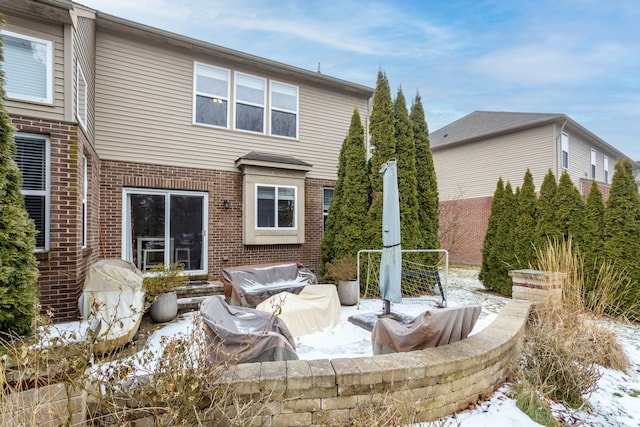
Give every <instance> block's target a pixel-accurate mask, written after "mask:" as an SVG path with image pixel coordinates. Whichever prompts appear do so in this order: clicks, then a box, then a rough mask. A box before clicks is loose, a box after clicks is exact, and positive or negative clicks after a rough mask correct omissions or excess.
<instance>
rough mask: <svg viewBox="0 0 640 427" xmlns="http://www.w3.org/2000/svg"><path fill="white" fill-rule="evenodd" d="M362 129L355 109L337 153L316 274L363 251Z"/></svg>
mask: <svg viewBox="0 0 640 427" xmlns="http://www.w3.org/2000/svg"><path fill="white" fill-rule="evenodd" d="M366 166H367V165H366V148H365V145H364V128H363V126H362V121H361V119H360V113H359V112H358V110H357V108H356V109H355V110H354V112H353V115H352V116H351V125H350V127H349V132H348V133H347V136H346V137H345V139H344V141H343V143H342V147H341V149H340V156H339V159H338V179H337V181H336V185H335V188H334V191H333V198H332V199H331V204H330V205H329V211H328V213H327V220H326V223H325V230H324V235H323V236H322V241H321V242H320V274H321V275H322V276H325V275H326V269H325V264H326V263H327V262H330V261H332V260H333V259H334V258H339V257H342V256H345V255H354V256H355V254H356V253H357V251H358V250H359V249H364V247H363V246H364V235H363V233H364V231H363V228H362V218H364V217H365V216H366V213H367V211H368V208H369V177H368V174H367V167H366Z"/></svg>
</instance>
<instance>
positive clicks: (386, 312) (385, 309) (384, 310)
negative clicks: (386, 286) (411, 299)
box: [382, 299, 391, 316]
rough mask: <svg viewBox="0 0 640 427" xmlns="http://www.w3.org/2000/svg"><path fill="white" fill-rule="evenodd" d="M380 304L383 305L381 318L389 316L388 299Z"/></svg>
mask: <svg viewBox="0 0 640 427" xmlns="http://www.w3.org/2000/svg"><path fill="white" fill-rule="evenodd" d="M382 304H383V308H382V315H383V316H388V315H390V314H391V302H389V300H388V299H383V300H382Z"/></svg>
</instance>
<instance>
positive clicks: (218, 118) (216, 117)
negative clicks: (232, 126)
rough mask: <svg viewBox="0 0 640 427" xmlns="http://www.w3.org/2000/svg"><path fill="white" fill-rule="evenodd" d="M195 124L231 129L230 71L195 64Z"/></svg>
mask: <svg viewBox="0 0 640 427" xmlns="http://www.w3.org/2000/svg"><path fill="white" fill-rule="evenodd" d="M193 87H194V92H193V122H194V123H197V124H202V125H209V126H216V127H221V128H228V127H229V70H225V69H224V68H218V67H214V66H212V65H207V64H202V63H199V62H195V63H194V84H193Z"/></svg>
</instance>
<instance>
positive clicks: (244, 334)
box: [200, 295, 298, 363]
mask: <svg viewBox="0 0 640 427" xmlns="http://www.w3.org/2000/svg"><path fill="white" fill-rule="evenodd" d="M200 313H201V315H202V319H203V321H204V324H205V332H206V337H207V351H208V354H207V358H208V360H209V362H211V363H250V362H267V361H276V360H297V359H298V355H297V354H296V348H295V341H294V340H293V337H292V336H291V333H290V332H289V329H288V328H287V325H285V323H284V322H283V321H282V320H281V319H279V318H277V317H275V316H272V315H270V314H268V313H265V312H263V311H260V310H256V309H254V308H247V307H233V306H230V305H228V304H227V303H226V301H225V299H224V296H222V295H215V296H211V297H209V298H207V299H206V300H204V301H203V302H202V305H201V307H200Z"/></svg>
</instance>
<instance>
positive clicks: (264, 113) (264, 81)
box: [233, 71, 267, 135]
mask: <svg viewBox="0 0 640 427" xmlns="http://www.w3.org/2000/svg"><path fill="white" fill-rule="evenodd" d="M238 77H247V78H249V79H256V80H260V81H261V82H262V104H256V103H255V102H250V101H243V100H240V99H238ZM255 89H260V88H255ZM238 104H242V105H248V106H250V107H259V108H262V132H259V131H255V130H251V129H239V128H238V126H237V123H236V118H237V116H238V112H237V105H238ZM266 120H267V79H265V78H264V77H259V76H254V75H253V74H247V73H242V72H240V71H234V73H233V130H236V131H238V132H249V133H255V134H258V135H265V134H266V133H267V123H266Z"/></svg>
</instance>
